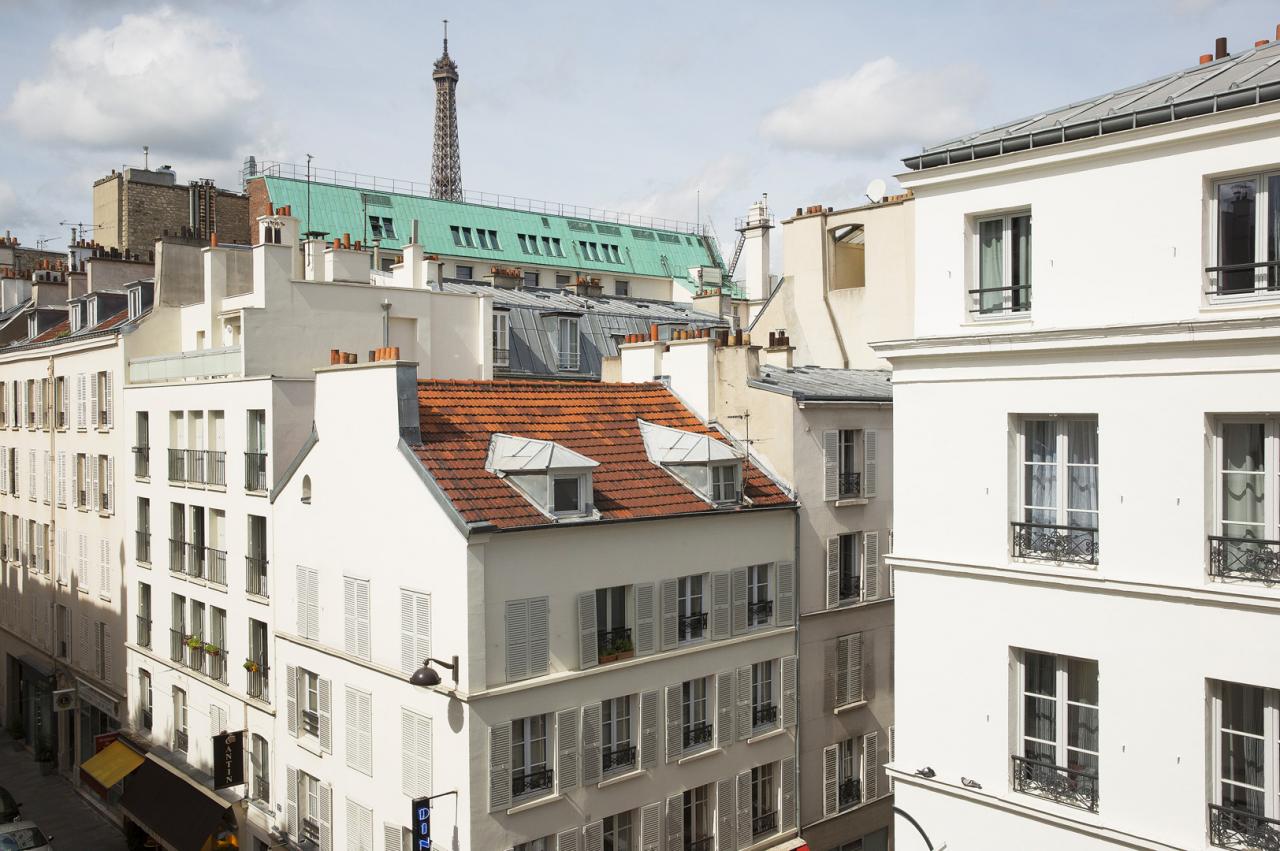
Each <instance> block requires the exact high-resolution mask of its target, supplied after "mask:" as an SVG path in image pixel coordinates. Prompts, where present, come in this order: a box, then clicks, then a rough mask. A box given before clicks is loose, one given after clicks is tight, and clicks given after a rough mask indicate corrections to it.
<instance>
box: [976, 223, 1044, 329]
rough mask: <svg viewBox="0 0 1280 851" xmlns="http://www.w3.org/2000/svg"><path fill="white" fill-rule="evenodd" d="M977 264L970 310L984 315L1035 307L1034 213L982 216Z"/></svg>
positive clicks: (978, 225) (1022, 311)
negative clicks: (1032, 217) (1032, 228)
mask: <svg viewBox="0 0 1280 851" xmlns="http://www.w3.org/2000/svg"><path fill="white" fill-rule="evenodd" d="M975 231H976V236H977V246H976V248H975V251H974V260H975V262H976V263H977V267H976V269H975V271H974V275H973V280H974V282H975V283H977V285H978V286H977V289H972V290H969V296H970V298H969V312H970V313H976V314H979V315H982V316H989V315H1001V314H1006V313H1024V312H1026V311H1028V310H1030V309H1031V214H1030V213H1016V214H1013V215H1006V216H996V217H994V218H984V219H978V221H977V222H976V223H975Z"/></svg>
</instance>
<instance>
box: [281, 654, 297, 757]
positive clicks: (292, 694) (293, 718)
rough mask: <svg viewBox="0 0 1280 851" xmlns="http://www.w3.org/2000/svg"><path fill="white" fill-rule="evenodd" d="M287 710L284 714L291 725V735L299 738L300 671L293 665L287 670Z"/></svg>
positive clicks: (285, 679)
mask: <svg viewBox="0 0 1280 851" xmlns="http://www.w3.org/2000/svg"><path fill="white" fill-rule="evenodd" d="M284 684H285V704H284V706H285V709H284V714H285V717H286V718H287V720H288V724H289V735H290V736H293V737H294V738H295V739H296V738H297V737H298V669H297V667H295V666H293V665H289V666H287V667H286V668H285V678H284Z"/></svg>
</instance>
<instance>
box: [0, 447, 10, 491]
mask: <svg viewBox="0 0 1280 851" xmlns="http://www.w3.org/2000/svg"><path fill="white" fill-rule="evenodd" d="M11 491H12V488H10V487H9V447H7V446H0V493H10V492H11Z"/></svg>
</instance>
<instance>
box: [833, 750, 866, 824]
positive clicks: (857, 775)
mask: <svg viewBox="0 0 1280 851" xmlns="http://www.w3.org/2000/svg"><path fill="white" fill-rule="evenodd" d="M836 803H837V806H838V808H839V809H841V810H844V809H848V808H849V807H853V806H857V805H858V804H860V803H862V758H861V756H860V755H859V754H858V740H857V739H852V738H850V739H845V740H844V741H843V742H840V744H839V745H838V746H837V747H836Z"/></svg>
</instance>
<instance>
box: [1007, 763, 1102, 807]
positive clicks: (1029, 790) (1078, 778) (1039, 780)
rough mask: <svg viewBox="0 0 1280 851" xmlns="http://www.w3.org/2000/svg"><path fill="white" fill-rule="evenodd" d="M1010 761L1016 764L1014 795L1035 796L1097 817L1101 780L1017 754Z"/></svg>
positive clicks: (1074, 769) (1077, 770) (1078, 771)
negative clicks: (1086, 811) (1099, 783)
mask: <svg viewBox="0 0 1280 851" xmlns="http://www.w3.org/2000/svg"><path fill="white" fill-rule="evenodd" d="M1010 759H1012V760H1013V789H1014V791H1015V792H1024V793H1026V794H1028V795H1036V796H1038V797H1041V798H1047V799H1049V800H1050V801H1054V802H1056V803H1059V804H1065V805H1067V806H1069V807H1079V808H1080V809H1082V810H1089V811H1090V812H1094V813H1096V812H1097V811H1098V777H1097V775H1096V774H1094V773H1093V772H1090V771H1082V770H1080V769H1076V768H1065V767H1063V766H1061V765H1054V764H1053V763H1050V762H1041V761H1039V760H1033V759H1027V758H1026V757H1022V756H1017V755H1016V754H1015V755H1014V756H1012V757H1010Z"/></svg>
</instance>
